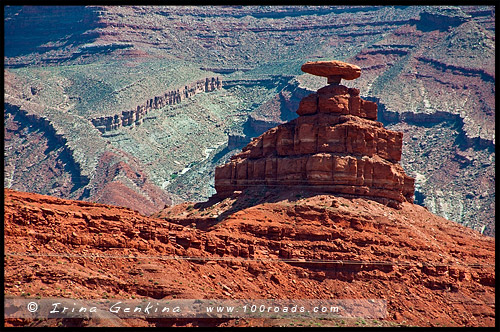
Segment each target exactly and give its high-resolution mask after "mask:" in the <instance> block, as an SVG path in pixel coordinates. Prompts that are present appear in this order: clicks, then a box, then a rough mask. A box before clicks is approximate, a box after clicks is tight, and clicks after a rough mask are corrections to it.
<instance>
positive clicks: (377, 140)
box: [215, 62, 414, 207]
mask: <svg viewBox="0 0 500 332" xmlns="http://www.w3.org/2000/svg"><path fill="white" fill-rule="evenodd" d="M323 63H324V62H319V65H318V68H323V67H322V66H323ZM332 63H333V64H337V63H340V62H332ZM341 64H343V63H341ZM306 65H308V66H306V68H316V67H314V66H313V63H306ZM304 66H305V65H304ZM304 66H303V69H304ZM324 67H325V68H326V67H328V66H324ZM343 67H345V68H351V70H350V71H349V70H346V72H347V73H350V72H351V73H352V72H354V69H352V68H354V67H356V66H354V65H349V64H345V65H343ZM331 68H341V66H337V67H336V66H335V65H331ZM358 68H359V67H358ZM311 71H312V72H314V73H316V74H317V75H320V74H321V75H323V74H325V75H326V74H329V73H334V72H335V73H339V74H341V73H342V71H341V70H340V69H338V70H337V71H335V70H334V69H332V70H331V71H328V70H326V69H325V70H323V71H322V70H320V69H318V70H317V71H315V70H311ZM346 76H347V77H357V76H356V75H355V74H352V75H351V76H349V75H348V74H346ZM358 76H359V75H358ZM297 114H299V117H298V118H296V119H294V120H292V121H290V122H287V123H285V124H282V125H279V126H277V127H275V128H272V129H270V130H268V131H266V132H265V133H264V134H262V135H260V136H259V137H257V138H254V139H253V140H252V142H250V143H249V144H248V145H247V146H246V147H244V148H243V149H242V151H241V152H240V153H238V154H236V155H234V156H232V157H231V160H230V162H229V163H227V164H225V165H222V166H219V167H217V168H216V170H215V189H216V190H217V194H218V195H219V196H220V197H225V196H228V195H230V194H231V193H233V192H234V191H240V190H244V189H246V188H249V187H254V186H260V185H264V186H269V187H289V188H292V187H293V188H298V189H307V190H314V191H319V192H324V193H335V194H344V195H347V196H356V197H367V198H371V199H374V200H377V201H379V202H381V203H384V204H388V205H390V206H394V207H397V206H398V205H399V204H400V203H402V202H410V203H412V202H413V194H414V179H413V178H411V177H409V176H407V175H406V174H405V172H404V170H403V168H402V167H401V165H399V163H398V162H399V161H400V160H401V150H402V142H403V134H402V133H400V132H395V131H391V130H388V129H385V128H384V127H383V125H382V123H380V122H378V121H376V120H377V105H376V104H375V103H374V102H371V101H367V100H363V99H361V98H360V97H359V90H358V89H355V88H348V87H346V86H343V85H337V84H330V85H328V86H325V87H323V88H321V89H319V90H318V91H317V92H315V93H312V94H310V95H308V96H306V97H305V98H303V99H302V100H301V102H300V104H299V108H298V109H297Z"/></svg>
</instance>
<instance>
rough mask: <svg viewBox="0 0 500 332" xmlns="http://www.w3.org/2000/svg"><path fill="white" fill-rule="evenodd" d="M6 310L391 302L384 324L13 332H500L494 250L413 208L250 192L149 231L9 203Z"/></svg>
mask: <svg viewBox="0 0 500 332" xmlns="http://www.w3.org/2000/svg"><path fill="white" fill-rule="evenodd" d="M4 194H5V203H4V207H5V212H4V219H5V226H4V232H5V234H4V239H5V262H4V268H5V273H4V279H5V286H4V287H5V290H4V291H5V296H6V297H25V298H30V299H32V300H33V301H36V300H37V299H38V298H46V297H67V298H77V299H102V298H105V299H106V298H107V299H109V300H112V301H113V300H118V299H134V298H136V299H174V298H177V299H188V298H190V299H193V298H199V299H214V298H219V299H238V298H242V299H243V298H244V299H252V298H260V299H278V298H290V299H313V298H314V299H318V298H320V299H342V298H344V299H353V298H359V299H363V298H377V299H384V300H386V301H387V316H386V318H385V319H381V320H366V321H365V320H359V319H357V320H356V319H345V320H340V319H332V320H320V321H317V320H312V319H304V320H300V319H291V320H286V319H279V320H272V319H264V320H263V319H233V320H227V319H223V320H207V319H199V320H192V319H177V320H168V319H146V320H144V319H142V320H141V319H122V320H103V319H83V320H82V319H78V320H75V319H62V320H61V319H49V320H32V321H30V320H26V319H7V321H6V324H7V325H15V326H297V325H299V326H300V325H302V326H359V325H364V326H494V324H495V310H494V308H495V296H494V293H495V273H494V262H495V250H494V248H495V241H494V239H493V238H491V237H486V236H483V235H481V234H479V233H478V232H476V231H473V230H471V229H469V228H465V227H463V226H460V225H457V224H456V223H454V222H451V221H448V220H445V219H443V218H441V217H438V216H435V215H433V214H431V213H430V212H429V211H427V210H426V209H425V208H423V207H421V206H418V205H413V204H410V203H407V202H404V203H402V205H401V209H399V210H396V209H392V208H389V207H387V206H384V205H382V204H380V203H377V202H374V201H371V200H366V199H361V198H344V197H336V196H332V195H321V194H318V193H311V192H307V191H295V192H291V191H288V192H283V191H273V190H255V189H253V190H247V191H246V192H244V193H242V194H240V195H234V196H231V197H227V198H225V199H223V200H219V199H216V198H214V199H212V200H210V201H208V202H205V203H196V204H188V203H185V204H182V205H178V206H174V207H171V208H167V209H165V210H163V211H162V212H161V213H159V214H157V215H155V216H154V217H146V216H143V215H140V214H138V213H137V212H134V211H131V210H129V209H126V208H121V207H115V206H107V205H102V204H95V203H88V202H82V201H70V200H64V199H59V198H54V197H50V196H42V195H38V194H31V193H22V192H16V191H12V190H8V189H6V190H5V191H4Z"/></svg>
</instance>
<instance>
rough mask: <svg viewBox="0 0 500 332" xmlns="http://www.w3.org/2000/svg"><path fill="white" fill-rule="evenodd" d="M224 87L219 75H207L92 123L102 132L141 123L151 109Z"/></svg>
mask: <svg viewBox="0 0 500 332" xmlns="http://www.w3.org/2000/svg"><path fill="white" fill-rule="evenodd" d="M221 88H222V79H221V78H219V77H207V78H205V79H204V80H198V81H196V82H194V83H190V84H187V85H185V86H184V87H183V88H179V89H177V90H170V91H166V92H165V94H163V95H161V96H156V97H154V98H151V99H149V100H147V101H146V103H145V104H143V105H138V106H137V107H136V109H133V110H129V111H122V112H121V114H115V115H113V116H101V117H96V118H93V119H92V120H91V121H92V124H93V125H94V126H95V127H96V128H97V129H98V130H99V131H100V132H101V133H105V132H107V131H111V130H115V129H118V128H120V127H122V126H130V125H132V124H135V125H140V124H141V123H142V121H143V118H144V116H146V114H148V112H149V111H151V110H157V109H161V108H163V107H165V106H167V105H175V104H178V103H180V102H181V101H183V100H184V99H186V98H189V97H192V96H194V95H195V94H198V93H200V92H210V91H214V90H216V89H221Z"/></svg>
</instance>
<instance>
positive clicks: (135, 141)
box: [4, 6, 495, 235]
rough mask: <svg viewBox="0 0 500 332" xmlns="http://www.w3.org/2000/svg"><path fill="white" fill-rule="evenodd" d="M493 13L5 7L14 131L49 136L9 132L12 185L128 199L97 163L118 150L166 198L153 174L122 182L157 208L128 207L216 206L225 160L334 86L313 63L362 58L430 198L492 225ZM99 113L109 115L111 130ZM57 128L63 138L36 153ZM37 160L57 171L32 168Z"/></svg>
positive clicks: (426, 200)
mask: <svg viewBox="0 0 500 332" xmlns="http://www.w3.org/2000/svg"><path fill="white" fill-rule="evenodd" d="M494 17H495V7H493V6H432V7H428V6H272V7H265V6H264V7H262V6H259V7H256V6H227V7H212V6H188V7H183V6H173V7H170V6H87V7H83V6H82V7H79V6H71V7H65V6H49V7H44V6H34V7H33V6H26V7H20V6H6V7H5V17H4V21H5V30H6V33H5V56H6V57H5V59H4V63H5V66H6V68H7V69H6V71H5V72H4V77H5V81H6V90H8V94H9V96H10V97H12V96H16V98H17V99H16V100H13V99H9V100H7V104H5V107H4V126H5V127H6V128H7V127H9V128H10V132H9V133H7V135H11V134H12V135H15V136H16V137H19V136H21V135H24V134H23V132H21V130H24V129H23V128H33V129H34V131H36V132H37V135H38V136H37V137H33V139H31V138H29V139H27V140H26V141H25V143H26V146H27V147H28V148H26V149H24V148H23V147H21V146H19V145H16V144H13V143H12V141H10V142H9V145H8V146H7V148H6V150H5V162H4V166H5V170H6V172H5V178H6V179H9V180H8V181H7V182H6V184H8V185H9V186H10V188H13V189H18V190H25V191H32V192H39V193H44V194H53V195H59V196H60V197H65V198H73V199H85V200H92V201H98V200H101V202H108V203H114V202H117V201H121V202H126V201H127V199H124V198H123V197H115V196H114V194H113V195H100V194H98V192H101V191H103V190H104V189H103V187H102V185H103V182H102V181H100V180H99V179H97V178H96V179H94V177H96V176H97V175H98V174H99V172H100V169H102V167H105V168H107V169H110V170H111V169H113V168H114V166H113V165H102V164H101V166H98V165H100V164H99V160H101V161H107V160H115V159H109V158H106V157H105V156H104V154H105V153H111V154H113V155H115V156H119V157H118V159H119V161H120V162H123V163H128V162H129V159H130V158H132V159H133V162H132V163H134V165H129V166H130V167H131V168H132V169H134V172H135V173H137V174H142V175H141V177H142V176H144V177H146V178H147V179H148V181H149V182H150V184H151V186H154V187H155V188H156V189H154V191H156V192H161V196H163V197H164V198H161V199H159V198H158V197H159V196H158V195H157V194H154V195H153V196H154V197H153V196H150V193H151V192H152V191H151V190H150V189H143V186H142V185H140V183H141V181H142V180H141V181H138V180H137V179H134V178H129V177H128V176H117V177H114V178H113V180H112V181H115V182H117V183H119V185H116V186H119V187H123V188H126V189H125V191H126V192H129V193H130V192H134V196H135V197H137V198H138V199H136V200H134V204H135V203H138V202H140V201H141V200H143V201H144V202H147V204H146V205H147V206H145V207H144V208H142V207H140V206H138V205H134V204H130V205H127V206H129V207H134V208H136V209H141V210H142V211H143V212H148V213H150V212H152V211H153V210H154V209H159V208H161V207H163V205H164V204H165V203H168V202H169V201H170V200H174V201H182V200H197V201H202V200H204V199H207V198H208V197H210V196H211V195H212V194H213V193H214V192H215V189H214V183H213V180H212V179H213V169H214V166H216V165H220V164H223V163H225V162H227V161H228V158H229V157H230V156H231V155H232V154H233V153H234V151H235V150H237V149H239V148H241V147H243V146H244V145H245V144H247V143H248V142H249V141H250V140H251V138H252V137H258V136H259V135H261V134H262V133H263V132H264V131H266V130H268V129H269V128H272V127H275V126H276V125H278V124H281V123H284V122H286V121H290V120H292V119H293V117H294V114H295V113H294V112H295V110H296V109H297V107H298V102H299V101H300V99H302V98H303V97H304V96H305V95H307V94H309V93H311V92H314V91H316V90H317V89H318V88H320V87H321V86H322V85H323V82H320V83H318V81H316V80H314V79H310V78H308V77H307V76H309V75H302V73H301V72H300V65H301V64H302V63H304V62H305V61H309V60H318V59H324V60H329V59H340V60H345V61H348V62H351V63H354V64H356V65H358V66H359V67H361V68H362V70H363V76H362V77H361V78H359V79H358V80H357V81H356V87H357V88H359V90H360V96H361V97H362V98H363V99H365V100H369V101H375V102H377V103H378V105H379V108H378V120H379V121H381V122H382V123H383V124H384V126H385V127H386V128H387V129H389V130H395V131H401V132H404V133H405V135H404V137H403V148H402V159H401V165H402V167H403V169H404V170H405V172H406V173H407V174H408V175H409V176H411V177H414V178H415V179H416V187H417V196H416V198H417V199H416V201H417V202H418V203H419V204H422V205H424V206H426V207H428V208H429V209H430V210H431V211H432V212H434V213H438V214H440V215H442V216H445V217H446V218H448V219H451V220H454V221H457V222H459V223H462V224H464V225H467V226H469V227H471V228H474V229H476V230H479V231H481V232H483V233H484V234H488V235H494V234H495V223H494V215H495V213H494V208H493V207H494V202H495V188H494V183H495V177H494V170H495V151H494V146H495V137H494V131H495V130H494V129H495V127H494V110H495V105H494V100H495V70H494V63H495V61H494V54H495V43H494V41H495V37H494V34H495V23H494V22H495V20H494ZM54 22H57V24H54ZM215 76H220V77H221V79H222V82H225V83H223V86H222V89H217V90H216V91H212V92H210V93H198V94H196V95H193V96H191V98H189V99H185V100H184V101H183V102H181V103H179V104H177V105H175V106H173V105H170V106H167V107H164V108H161V109H157V110H153V111H152V112H148V114H147V115H145V116H143V117H142V124H141V125H140V126H134V127H132V126H125V128H124V127H123V126H122V127H119V126H118V124H119V121H118V119H116V121H115V118H114V117H115V115H117V114H121V115H124V114H123V112H130V111H131V110H135V111H136V112H137V106H138V105H139V106H145V107H148V105H147V104H148V102H145V101H150V100H151V99H153V101H154V98H155V97H161V96H164V95H165V92H166V91H177V89H180V90H182V87H185V86H186V85H190V84H192V83H193V82H197V81H198V80H202V79H205V78H207V77H215ZM16 80H18V81H20V82H22V83H21V84H16V83H15V81H16ZM394 82H397V84H394ZM226 83H227V85H225V84H226ZM349 84H350V83H346V86H347V87H353V86H351V85H349ZM224 85H225V86H224ZM7 87H8V89H7ZM10 97H9V98H10ZM6 99H8V98H6ZM150 105H151V103H150ZM19 108H20V109H22V110H23V111H22V112H18V111H15V110H16V109H19ZM200 110H201V111H200ZM18 113H19V115H18ZM143 113H144V112H143ZM23 114H27V115H28V116H27V117H23ZM139 114H141V110H139ZM131 115H132V113H126V114H125V115H124V116H123V118H122V119H121V120H122V122H121V123H122V124H123V123H127V124H128V123H129V122H130V119H131ZM40 116H41V117H42V118H43V119H45V120H43V121H40V120H38V118H40ZM20 117H22V118H23V120H22V121H24V122H22V123H21V122H20V121H18V120H19V118H20ZM110 117H113V118H112V119H110ZM12 119H16V120H15V122H16V123H15V124H14V123H11V121H12ZM93 119H94V120H96V121H97V119H101V120H102V119H104V120H102V121H101V122H99V123H98V126H99V128H100V130H101V131H105V132H104V133H101V132H100V131H99V130H96V128H95V126H94V125H93V124H92V120H93ZM127 119H128V120H127ZM124 120H125V121H124ZM42 122H43V123H42ZM47 124H48V125H47ZM51 126H52V128H50V127H51ZM107 127H109V128H110V129H111V130H107V129H106V128H107ZM15 128H17V129H15ZM112 128H114V129H112ZM53 132H56V133H57V135H56V136H58V137H60V143H58V144H60V145H57V147H56V146H53V145H50V148H49V149H47V150H43V149H37V148H34V147H32V145H33V144H36V142H41V140H42V141H47V142H49V141H52V136H53V135H52V133H53ZM29 137H31V136H29ZM193 137H196V138H197V139H193ZM229 137H232V138H231V139H230V140H229ZM43 144H45V143H43ZM51 144H52V143H51ZM52 147H54V148H55V150H53V149H52ZM18 148H19V149H24V150H23V151H21V150H20V151H19V152H20V153H16V149H18ZM58 149H61V152H58V151H59V150H58ZM28 150H30V151H33V152H35V150H36V151H37V152H36V153H35V155H37V157H36V158H35V157H34V156H33V158H31V155H30V154H28V153H26V151H28ZM56 150H57V151H56ZM52 151H53V152H52ZM166 151H168V153H166ZM59 153H62V156H61V157H57V158H55V155H57V154H59ZM46 157H47V158H46ZM35 159H36V160H39V161H42V160H43V162H42V164H43V165H44V166H43V167H33V169H28V170H24V171H22V169H23V166H22V165H23V164H24V165H33V160H35ZM58 160H61V161H58ZM428 165H429V167H428ZM98 167H101V168H98ZM56 169H59V170H62V169H63V170H64V171H63V172H64V174H65V175H62V174H63V173H61V171H54V170H56ZM34 173H37V174H40V177H41V178H43V179H46V180H44V181H35V180H34V179H35V178H36V177H34V176H32V174H34ZM54 174H59V175H58V177H60V179H59V180H57V179H55V176H54ZM127 174H133V173H130V172H129V173H127ZM111 178H112V177H107V179H111ZM56 182H60V183H59V184H57V183H56ZM92 183H93V184H92ZM99 186H101V187H99ZM113 186H115V185H113ZM69 188H71V189H69ZM113 192H114V193H117V194H118V193H119V192H120V191H113ZM108 199H109V201H107V200H108Z"/></svg>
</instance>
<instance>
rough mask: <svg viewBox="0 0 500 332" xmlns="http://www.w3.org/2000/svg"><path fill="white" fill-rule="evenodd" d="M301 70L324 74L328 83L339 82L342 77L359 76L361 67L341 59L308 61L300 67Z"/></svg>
mask: <svg viewBox="0 0 500 332" xmlns="http://www.w3.org/2000/svg"><path fill="white" fill-rule="evenodd" d="M300 69H301V70H302V71H303V72H305V73H308V74H312V75H316V76H324V77H327V78H328V84H339V83H340V80H341V79H342V78H343V79H345V80H354V79H356V78H358V77H359V76H361V68H359V67H358V66H356V65H352V64H350V63H346V62H342V61H336V60H333V61H309V62H306V63H304V64H303V65H302V67H301V68H300Z"/></svg>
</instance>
